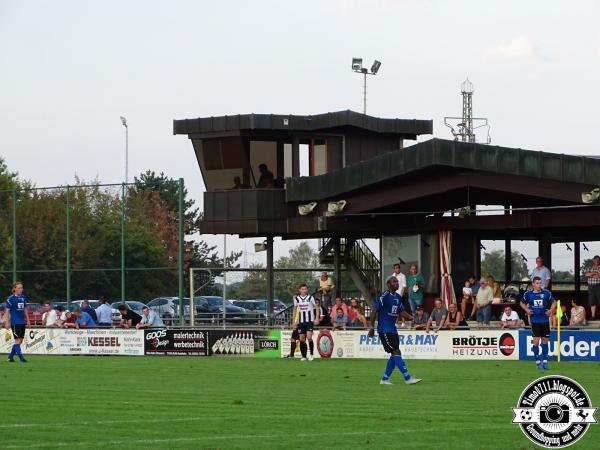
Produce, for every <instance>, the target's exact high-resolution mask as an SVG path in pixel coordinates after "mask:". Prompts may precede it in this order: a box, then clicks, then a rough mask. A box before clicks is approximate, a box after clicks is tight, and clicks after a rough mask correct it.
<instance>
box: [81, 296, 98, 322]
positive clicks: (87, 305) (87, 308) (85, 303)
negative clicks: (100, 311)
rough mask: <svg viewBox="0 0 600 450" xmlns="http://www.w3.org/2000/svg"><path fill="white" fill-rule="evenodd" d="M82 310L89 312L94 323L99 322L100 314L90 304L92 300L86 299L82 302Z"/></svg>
mask: <svg viewBox="0 0 600 450" xmlns="http://www.w3.org/2000/svg"><path fill="white" fill-rule="evenodd" d="M81 310H82V311H83V312H85V313H88V314H89V315H90V317H91V318H92V320H93V321H94V323H96V322H98V316H97V315H96V310H95V309H94V308H92V307H91V306H90V302H88V301H87V300H84V301H83V302H81Z"/></svg>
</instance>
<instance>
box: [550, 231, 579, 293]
mask: <svg viewBox="0 0 600 450" xmlns="http://www.w3.org/2000/svg"><path fill="white" fill-rule="evenodd" d="M574 248H575V243H574V242H556V243H554V244H552V290H554V291H573V290H575V252H574Z"/></svg>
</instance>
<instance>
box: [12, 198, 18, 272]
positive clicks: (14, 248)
mask: <svg viewBox="0 0 600 450" xmlns="http://www.w3.org/2000/svg"><path fill="white" fill-rule="evenodd" d="M12 201H13V210H12V254H13V268H12V272H13V273H12V275H13V283H16V282H17V190H16V189H13V195H12Z"/></svg>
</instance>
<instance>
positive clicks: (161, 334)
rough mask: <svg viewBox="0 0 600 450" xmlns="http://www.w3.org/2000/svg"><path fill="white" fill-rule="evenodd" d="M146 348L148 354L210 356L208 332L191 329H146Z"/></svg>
mask: <svg viewBox="0 0 600 450" xmlns="http://www.w3.org/2000/svg"><path fill="white" fill-rule="evenodd" d="M211 333H212V332H211ZM144 350H145V353H146V355H173V356H208V332H206V331H198V330H191V329H190V330H166V329H160V330H146V331H144Z"/></svg>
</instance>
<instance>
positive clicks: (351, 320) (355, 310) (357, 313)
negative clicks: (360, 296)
mask: <svg viewBox="0 0 600 450" xmlns="http://www.w3.org/2000/svg"><path fill="white" fill-rule="evenodd" d="M348 326H350V327H358V328H367V318H366V317H365V313H364V311H363V309H362V308H361V306H360V305H359V304H358V300H357V299H355V298H353V299H351V300H350V307H349V308H348Z"/></svg>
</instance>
